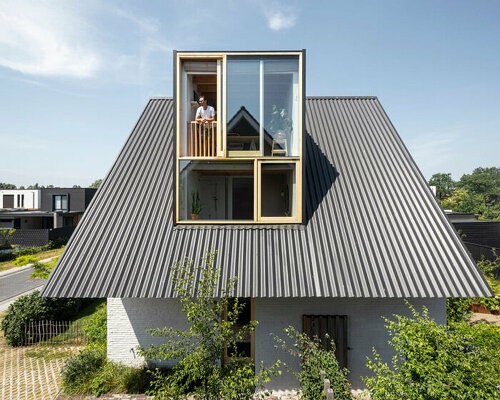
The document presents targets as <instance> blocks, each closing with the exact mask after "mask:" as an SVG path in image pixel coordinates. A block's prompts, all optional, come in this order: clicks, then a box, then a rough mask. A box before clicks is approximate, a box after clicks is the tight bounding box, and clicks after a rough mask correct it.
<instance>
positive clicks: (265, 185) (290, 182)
mask: <svg viewBox="0 0 500 400" xmlns="http://www.w3.org/2000/svg"><path fill="white" fill-rule="evenodd" d="M295 165H296V164H293V163H262V165H261V172H260V173H261V178H260V182H261V188H260V190H261V206H260V207H261V216H262V217H263V218H266V217H295V215H296V204H295V203H296V197H297V189H296V177H295V175H296V174H295Z"/></svg>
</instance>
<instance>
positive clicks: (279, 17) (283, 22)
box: [266, 11, 297, 31]
mask: <svg viewBox="0 0 500 400" xmlns="http://www.w3.org/2000/svg"><path fill="white" fill-rule="evenodd" d="M266 17H267V24H268V26H269V28H271V29H272V30H273V31H279V30H281V29H287V28H291V27H292V26H294V25H295V22H296V20H297V16H296V15H295V14H294V13H290V12H287V13H284V12H282V11H273V12H268V13H267V15H266Z"/></svg>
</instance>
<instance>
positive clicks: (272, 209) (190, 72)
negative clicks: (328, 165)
mask: <svg viewBox="0 0 500 400" xmlns="http://www.w3.org/2000/svg"><path fill="white" fill-rule="evenodd" d="M174 62H175V70H176V86H175V87H176V93H175V97H176V99H175V100H176V101H175V105H176V125H177V134H176V135H177V148H176V150H177V151H176V154H177V157H176V163H177V168H176V171H177V176H176V183H177V209H176V222H177V223H300V222H302V123H303V121H302V110H303V100H304V90H303V87H302V71H303V65H302V63H303V52H252V53H242V52H226V53H212V52H204V53H187V52H176V53H175V61H174ZM200 99H202V100H206V102H203V101H202V102H200ZM200 107H203V109H200ZM212 107H213V112H214V113H215V117H213V118H208V117H207V116H208V115H209V114H210V115H211V116H213V114H214V113H213V112H212ZM209 111H210V112H209ZM197 116H198V118H197ZM200 116H203V117H200Z"/></svg>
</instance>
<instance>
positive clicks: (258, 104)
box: [226, 56, 299, 157]
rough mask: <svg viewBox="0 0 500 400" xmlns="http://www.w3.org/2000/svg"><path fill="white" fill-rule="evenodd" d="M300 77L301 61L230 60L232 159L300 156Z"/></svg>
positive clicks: (229, 149)
mask: <svg viewBox="0 0 500 400" xmlns="http://www.w3.org/2000/svg"><path fill="white" fill-rule="evenodd" d="M298 74H299V61H298V57H237V56H231V57H228V60H227V119H226V124H227V125H226V130H227V150H228V156H230V157H231V156H273V157H275V156H276V157H283V156H298V155H299V146H298V143H299V76H298Z"/></svg>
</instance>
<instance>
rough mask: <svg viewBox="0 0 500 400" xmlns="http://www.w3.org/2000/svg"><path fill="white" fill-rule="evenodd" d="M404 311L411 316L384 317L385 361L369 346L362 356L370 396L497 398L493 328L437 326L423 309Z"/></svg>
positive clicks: (497, 333)
mask: <svg viewBox="0 0 500 400" xmlns="http://www.w3.org/2000/svg"><path fill="white" fill-rule="evenodd" d="M410 310H411V313H412V317H405V316H400V315H395V316H394V317H395V320H390V319H387V318H385V322H386V327H387V329H388V331H389V335H390V341H389V344H390V345H391V346H392V347H393V349H394V351H395V353H396V355H395V356H394V357H393V359H392V362H391V364H390V365H389V364H388V363H386V362H383V361H382V359H381V356H380V355H379V354H378V353H377V351H376V350H375V349H374V350H373V359H368V364H367V366H368V368H369V369H370V370H371V371H372V372H373V373H374V375H373V376H372V377H369V378H365V383H366V385H367V387H368V389H369V390H370V392H371V398H372V399H373V400H378V399H384V400H400V399H408V400H413V399H415V400H417V399H429V400H434V399H436V400H437V399H440V400H441V399H450V400H451V399H463V400H469V399H471V400H472V399H477V400H479V399H485V400H486V399H488V400H491V399H500V391H499V390H498V389H497V387H496V386H497V385H498V384H499V383H500V368H499V355H500V353H499V352H500V346H499V343H500V330H498V328H497V327H493V329H489V328H484V327H483V326H479V327H477V326H469V325H467V324H466V323H465V322H461V323H458V324H452V325H450V326H447V325H439V324H437V323H436V322H435V321H434V320H433V319H431V318H430V317H429V315H428V310H427V309H426V308H425V307H424V308H423V311H422V312H421V313H419V312H417V311H416V310H415V309H414V308H413V307H411V306H410ZM485 336H486V337H485ZM488 340H489V342H490V343H489V344H486V341H488Z"/></svg>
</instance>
